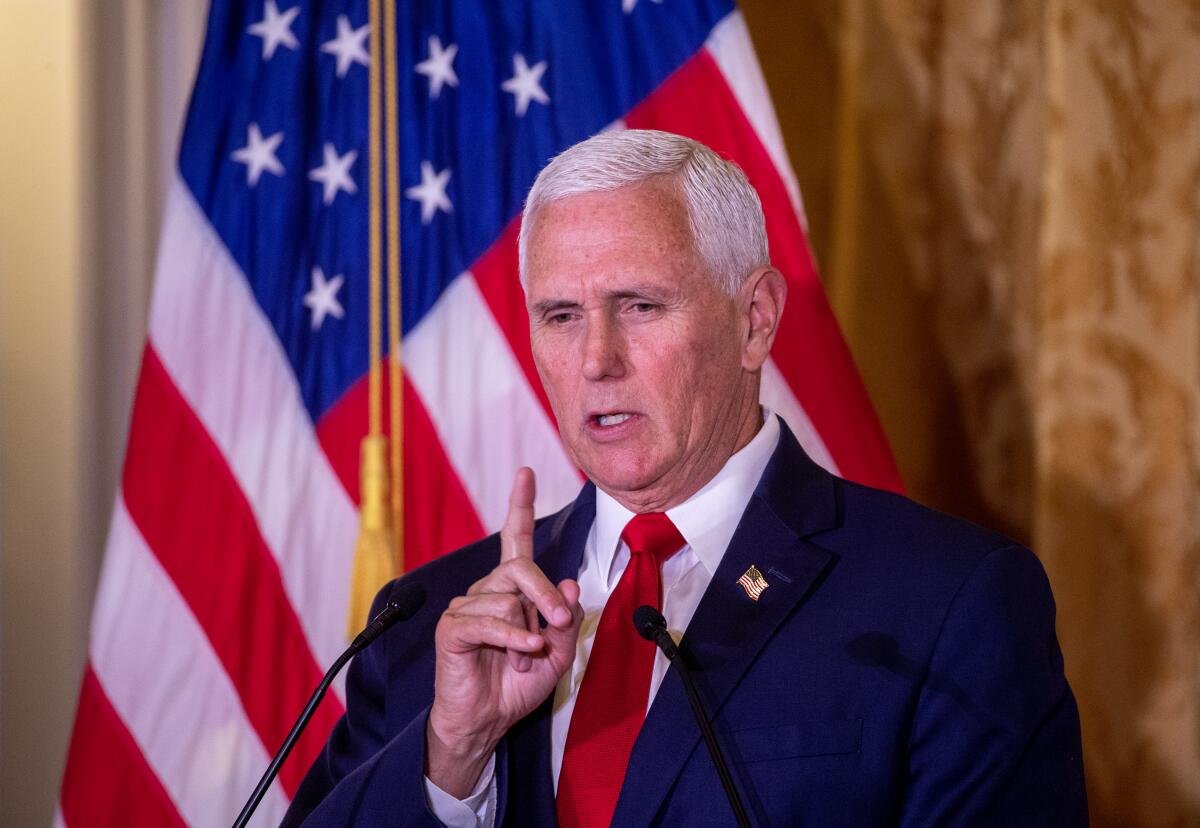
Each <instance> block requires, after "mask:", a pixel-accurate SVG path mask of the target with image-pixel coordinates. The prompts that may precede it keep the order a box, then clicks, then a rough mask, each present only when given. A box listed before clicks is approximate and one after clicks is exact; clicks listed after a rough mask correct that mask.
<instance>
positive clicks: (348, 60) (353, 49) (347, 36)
mask: <svg viewBox="0 0 1200 828" xmlns="http://www.w3.org/2000/svg"><path fill="white" fill-rule="evenodd" d="M337 27H338V33H337V37H335V38H334V39H333V40H330V41H328V42H327V43H322V44H321V51H322V52H328V53H329V54H331V55H337V76H338V77H339V78H344V77H346V73H347V72H349V71H350V67H351V66H353V65H354V64H355V63H361V64H362V65H363V66H369V65H370V63H371V57H370V55H368V54H367V48H366V40H367V35H369V34H370V33H371V27H370V26H359V27H358V28H357V29H352V28H350V18H348V17H346V15H344V14H339V15H338V19H337Z"/></svg>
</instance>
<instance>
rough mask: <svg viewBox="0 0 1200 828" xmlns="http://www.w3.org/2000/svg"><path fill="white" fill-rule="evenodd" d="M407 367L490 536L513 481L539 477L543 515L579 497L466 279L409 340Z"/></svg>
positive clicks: (542, 416) (537, 405) (534, 401)
mask: <svg viewBox="0 0 1200 828" xmlns="http://www.w3.org/2000/svg"><path fill="white" fill-rule="evenodd" d="M404 363H405V365H406V367H407V368H408V376H409V379H410V380H411V381H412V384H413V387H414V388H415V389H416V391H417V393H418V394H419V395H420V397H421V399H422V401H423V402H424V403H425V407H426V408H427V409H428V411H429V416H430V419H432V420H433V424H434V427H435V428H436V429H437V432H438V436H439V437H440V438H441V441H442V446H443V447H444V448H445V451H446V455H447V457H449V458H450V463H451V465H453V466H454V470H455V471H456V472H457V473H458V476H459V479H460V480H461V481H462V483H463V487H464V488H465V489H466V490H467V494H468V496H469V497H470V498H471V502H472V503H473V504H474V506H475V510H476V512H477V513H478V514H479V519H480V520H481V521H482V522H483V525H484V528H485V529H487V530H488V531H495V530H497V529H499V528H500V526H501V525H502V524H503V523H504V517H505V515H506V514H507V512H508V494H509V491H510V490H511V489H512V479H513V474H514V472H515V471H516V470H517V468H518V467H520V466H529V467H531V468H532V469H533V470H534V472H535V473H536V474H537V501H536V503H535V509H536V511H537V514H538V515H545V514H549V513H550V512H552V511H555V510H557V509H560V508H562V506H564V505H565V504H566V503H568V502H569V501H570V500H571V499H572V498H574V497H575V496H576V495H577V494H578V493H579V487H580V485H581V484H582V478H581V477H580V476H579V473H578V472H577V471H576V470H575V467H574V466H573V465H572V463H571V461H570V460H569V459H568V458H567V454H566V452H565V451H564V449H563V447H562V443H561V442H560V440H559V436H558V430H557V429H556V428H555V427H554V426H553V425H552V424H551V423H550V420H549V418H548V417H547V416H546V412H545V410H544V409H543V408H542V405H541V402H540V401H539V400H538V398H537V397H536V396H534V393H533V390H532V389H531V388H530V387H529V382H528V381H527V380H526V378H525V374H524V372H523V371H522V370H521V367H520V365H518V363H517V360H516V358H515V357H514V356H513V353H512V350H511V349H510V348H509V347H508V341H507V340H506V339H505V337H504V334H503V333H502V332H501V331H500V329H499V327H498V325H497V324H496V320H495V317H493V316H492V313H491V310H490V309H489V308H488V307H487V304H486V303H485V300H484V298H483V295H482V294H481V293H480V292H479V286H478V285H477V284H476V283H475V278H474V276H472V275H471V274H470V273H463V274H462V275H460V276H459V277H458V278H457V279H455V280H454V281H453V282H452V283H451V284H450V286H449V287H447V288H446V290H445V291H444V292H443V293H442V295H441V296H440V297H439V298H438V301H437V303H436V304H434V306H433V307H432V308H431V309H430V310H429V313H427V314H426V315H425V317H424V318H423V319H422V320H421V321H420V322H418V323H417V325H416V327H415V328H413V330H412V332H411V333H409V335H408V336H407V337H405V339H404Z"/></svg>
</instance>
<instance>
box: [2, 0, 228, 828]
mask: <svg viewBox="0 0 1200 828" xmlns="http://www.w3.org/2000/svg"><path fill="white" fill-rule="evenodd" d="M100 6H103V8H99V7H100ZM205 7H206V4H205V3H203V2H191V1H190V0H189V2H161V0H158V1H157V2H156V0H128V1H127V2H123V3H120V4H117V3H104V4H100V3H94V2H88V0H0V825H4V826H6V827H7V826H25V825H38V826H40V825H47V824H49V822H50V819H51V818H52V815H53V812H54V803H55V801H56V798H57V792H58V786H59V781H60V778H61V774H62V765H63V760H64V757H65V754H66V747H67V741H68V739H69V736H70V728H71V722H72V719H73V718H74V711H75V702H76V696H77V694H78V690H79V680H80V676H81V670H82V667H83V663H84V659H85V656H86V640H87V622H88V616H89V614H90V609H91V602H92V596H93V593H94V591H95V583H96V576H97V573H98V571H99V566H100V561H101V557H102V551H103V544H104V534H105V532H106V530H107V524H108V516H109V512H110V511H111V507H112V503H113V497H114V493H115V491H116V483H117V477H118V475H119V472H120V462H121V455H122V453H123V450H124V439H125V430H126V427H127V419H128V412H129V407H130V403H131V401H132V399H131V396H132V389H133V383H134V378H135V375H136V370H137V363H138V358H139V355H140V350H141V343H142V337H143V335H144V330H145V317H146V304H147V298H148V295H149V284H150V276H151V269H152V267H153V255H154V247H155V244H156V241H157V239H156V235H157V227H158V218H157V215H158V211H159V205H160V203H161V199H162V193H163V191H164V185H165V176H166V175H167V174H169V171H170V170H171V169H172V164H173V158H174V155H175V143H176V137H175V136H176V134H177V129H178V124H179V121H180V114H181V112H182V108H183V105H184V103H185V102H186V98H187V91H188V88H189V87H190V83H191V75H192V71H193V67H194V65H195V61H196V57H197V55H198V49H199V45H200V40H201V36H202V33H203V23H204V15H205Z"/></svg>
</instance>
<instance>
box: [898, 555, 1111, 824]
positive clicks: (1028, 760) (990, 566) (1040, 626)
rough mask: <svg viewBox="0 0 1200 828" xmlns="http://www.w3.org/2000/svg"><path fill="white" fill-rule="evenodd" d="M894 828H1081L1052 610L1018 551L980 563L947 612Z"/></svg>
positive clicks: (1075, 730) (1075, 722)
mask: <svg viewBox="0 0 1200 828" xmlns="http://www.w3.org/2000/svg"><path fill="white" fill-rule="evenodd" d="M900 824H901V825H904V826H929V825H1006V826H1007V825H1030V826H1041V825H1045V826H1077V825H1078V826H1086V825H1087V824H1088V816H1087V797H1086V794H1085V790H1084V781H1083V760H1082V755H1081V749H1080V735H1079V713H1078V710H1077V708H1076V706H1075V698H1074V696H1073V695H1072V693H1071V688H1070V687H1069V686H1068V685H1067V680H1066V677H1065V675H1064V673H1063V659H1062V653H1061V651H1060V650H1059V646H1058V639H1057V637H1056V635H1055V629H1054V599H1053V597H1052V596H1051V594H1050V585H1049V582H1048V581H1047V579H1046V575H1045V572H1044V571H1043V569H1042V566H1041V563H1040V562H1039V561H1038V560H1037V558H1036V557H1035V556H1034V555H1033V553H1032V552H1030V551H1029V550H1027V549H1024V548H1023V547H1019V546H1009V547H1005V548H1002V549H997V550H995V551H993V552H991V553H990V554H988V555H987V556H986V557H984V558H983V559H982V560H981V562H980V563H979V564H978V565H977V566H976V568H975V570H974V571H973V572H972V573H971V574H970V576H969V577H968V578H967V579H966V581H965V582H964V583H963V584H962V585H961V587H960V588H959V591H958V594H957V595H956V596H955V597H954V599H953V601H952V602H951V604H950V607H949V610H948V611H947V614H946V617H945V619H944V621H943V624H942V629H941V632H940V634H939V636H938V640H937V643H936V645H935V647H934V651H933V656H932V659H931V661H930V664H929V669H928V672H927V674H926V676H925V679H924V684H923V686H922V689H921V691H920V694H919V697H918V701H917V708H916V711H915V714H914V718H913V724H912V731H911V734H910V740H909V767H908V784H907V786H906V794H905V797H904V802H903V806H902V815H901V820H900Z"/></svg>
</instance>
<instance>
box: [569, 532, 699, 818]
mask: <svg viewBox="0 0 1200 828" xmlns="http://www.w3.org/2000/svg"><path fill="white" fill-rule="evenodd" d="M621 540H623V541H625V543H626V544H627V545H628V546H629V553H630V556H629V565H628V566H626V567H625V572H624V574H622V575H621V580H620V582H619V583H618V584H617V588H616V589H615V590H613V593H612V595H610V596H609V598H608V603H607V604H605V605H604V612H603V613H601V615H600V625H599V627H598V628H597V629H596V638H595V639H594V640H593V642H592V654H591V656H590V657H589V658H588V663H587V670H586V671H585V672H584V674H583V684H582V685H581V686H580V688H579V696H578V697H577V698H576V700H575V710H574V712H573V713H572V714H571V725H570V727H569V728H568V729H567V744H566V747H565V748H564V749H563V761H562V770H561V772H560V773H559V776H558V797H557V807H558V822H559V825H560V826H562V828H604V827H606V826H608V825H610V824H611V823H612V818H613V811H615V810H616V807H617V797H618V796H619V795H620V793H621V783H622V782H623V781H624V780H625V767H626V765H628V764H629V754H630V753H631V752H632V751H633V743H634V742H635V741H637V736H638V731H640V730H641V729H642V720H643V719H644V718H645V717H646V702H647V700H648V699H649V698H650V676H651V674H652V673H653V671H654V655H655V647H654V644H653V643H652V642H649V641H646V640H645V639H644V638H642V637H641V636H640V635H638V632H637V630H636V629H635V628H634V626H633V611H634V610H635V609H637V608H638V607H640V606H642V605H643V604H649V605H651V606H653V607H655V608H657V609H659V610H661V609H662V581H661V578H660V576H659V568H660V567H661V566H662V563H663V561H665V560H666V559H667V558H669V557H671V556H672V555H673V554H675V553H676V552H678V551H679V550H680V549H681V548H682V547H683V545H684V543H685V542H686V541H684V539H683V536H682V535H680V534H679V530H678V529H676V528H675V524H673V523H671V519H670V518H668V517H667V516H666V515H665V514H663V513H662V512H649V513H647V514H644V515H635V516H634V518H633V520H631V521H629V524H628V525H627V526H626V527H625V531H623V532H622V533H621Z"/></svg>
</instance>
